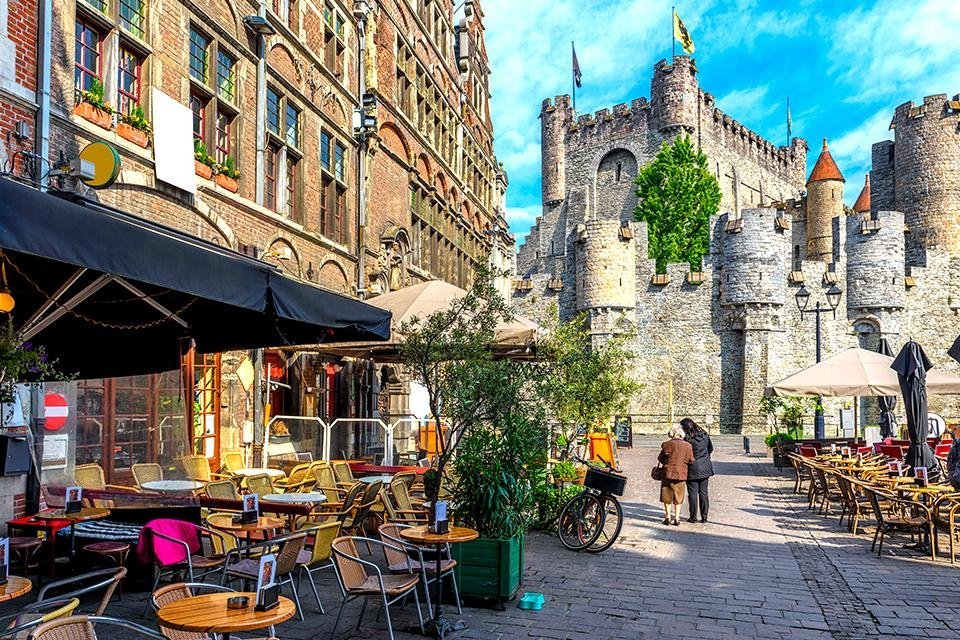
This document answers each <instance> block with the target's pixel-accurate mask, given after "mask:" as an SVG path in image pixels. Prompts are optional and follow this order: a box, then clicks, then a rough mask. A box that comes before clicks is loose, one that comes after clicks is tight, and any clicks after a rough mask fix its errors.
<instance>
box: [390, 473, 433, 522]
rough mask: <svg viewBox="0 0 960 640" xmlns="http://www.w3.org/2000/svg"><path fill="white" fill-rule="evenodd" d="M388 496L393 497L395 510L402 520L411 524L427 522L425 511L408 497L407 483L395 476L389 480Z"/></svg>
mask: <svg viewBox="0 0 960 640" xmlns="http://www.w3.org/2000/svg"><path fill="white" fill-rule="evenodd" d="M390 496H391V497H392V498H393V502H394V505H395V507H396V512H397V514H398V515H399V516H400V519H401V520H402V521H404V522H407V523H408V524H409V523H412V524H416V523H419V524H425V523H426V522H427V512H426V511H425V510H423V509H418V508H416V507H415V506H414V504H413V500H411V499H410V494H409V493H408V489H407V484H406V483H405V482H404V481H403V480H402V479H401V480H399V481H398V480H397V479H396V478H394V479H393V481H391V482H390Z"/></svg>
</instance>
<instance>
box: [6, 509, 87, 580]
mask: <svg viewBox="0 0 960 640" xmlns="http://www.w3.org/2000/svg"><path fill="white" fill-rule="evenodd" d="M71 524H73V523H72V522H71V521H70V520H50V519H46V518H38V517H37V516H25V517H23V518H16V519H14V520H7V531H8V532H13V531H17V530H22V531H27V532H32V533H33V534H34V535H36V536H37V537H38V538H41V539H42V540H44V541H45V542H46V543H47V549H46V554H47V573H48V575H49V576H50V577H51V578H53V577H55V576H56V573H57V572H56V559H57V531H60V530H61V529H66V528H67V527H69V526H70V525H71ZM11 535H12V533H11Z"/></svg>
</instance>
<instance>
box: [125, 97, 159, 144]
mask: <svg viewBox="0 0 960 640" xmlns="http://www.w3.org/2000/svg"><path fill="white" fill-rule="evenodd" d="M151 131H152V128H151V127H150V123H149V122H147V118H146V116H145V115H144V113H143V109H142V108H141V107H140V105H136V106H135V107H133V108H132V109H131V110H130V113H127V114H124V115H122V116H120V123H119V124H118V125H117V134H118V135H119V136H120V137H121V138H124V139H126V140H129V141H130V142H132V143H133V144H135V145H138V146H140V147H143V148H144V149H146V148H147V146H149V144H150V133H151Z"/></svg>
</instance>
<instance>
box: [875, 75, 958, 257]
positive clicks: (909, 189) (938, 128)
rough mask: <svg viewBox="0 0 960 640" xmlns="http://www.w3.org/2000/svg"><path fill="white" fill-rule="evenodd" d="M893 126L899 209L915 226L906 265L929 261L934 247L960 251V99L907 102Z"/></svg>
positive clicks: (910, 225)
mask: <svg viewBox="0 0 960 640" xmlns="http://www.w3.org/2000/svg"><path fill="white" fill-rule="evenodd" d="M890 126H891V128H892V129H893V130H894V153H893V167H894V175H895V181H894V191H895V203H896V209H897V210H898V211H902V212H903V214H904V218H905V220H906V223H907V227H908V228H909V230H910V234H909V235H908V236H907V256H906V257H907V264H909V265H924V264H925V263H926V257H925V251H926V249H932V248H941V249H945V250H946V251H948V252H950V253H951V254H952V255H954V256H960V169H958V167H960V98H958V97H954V99H953V100H951V101H948V100H947V96H946V95H945V94H939V95H934V96H927V97H926V98H924V99H923V104H921V105H919V106H915V105H914V103H913V102H907V103H905V104H902V105H900V106H899V107H897V109H896V112H895V113H894V116H893V122H892V123H891V125H890Z"/></svg>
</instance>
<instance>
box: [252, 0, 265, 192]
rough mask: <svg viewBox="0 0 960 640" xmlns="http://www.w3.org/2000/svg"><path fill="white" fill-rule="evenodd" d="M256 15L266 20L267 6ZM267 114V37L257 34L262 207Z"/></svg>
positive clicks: (257, 185) (258, 168) (258, 124)
mask: <svg viewBox="0 0 960 640" xmlns="http://www.w3.org/2000/svg"><path fill="white" fill-rule="evenodd" d="M257 15H258V16H260V17H261V18H263V19H264V20H266V19H267V5H266V4H265V3H264V2H262V1H261V2H260V3H259V5H258V7H257ZM266 113H267V36H266V35H264V34H263V33H262V32H258V33H257V116H256V123H257V164H256V172H257V178H256V179H257V184H256V194H255V198H256V201H257V204H259V205H261V206H262V205H263V197H264V191H263V172H264V171H265V167H266V159H265V156H264V150H265V147H266V144H267V123H266V121H265V118H266Z"/></svg>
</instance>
